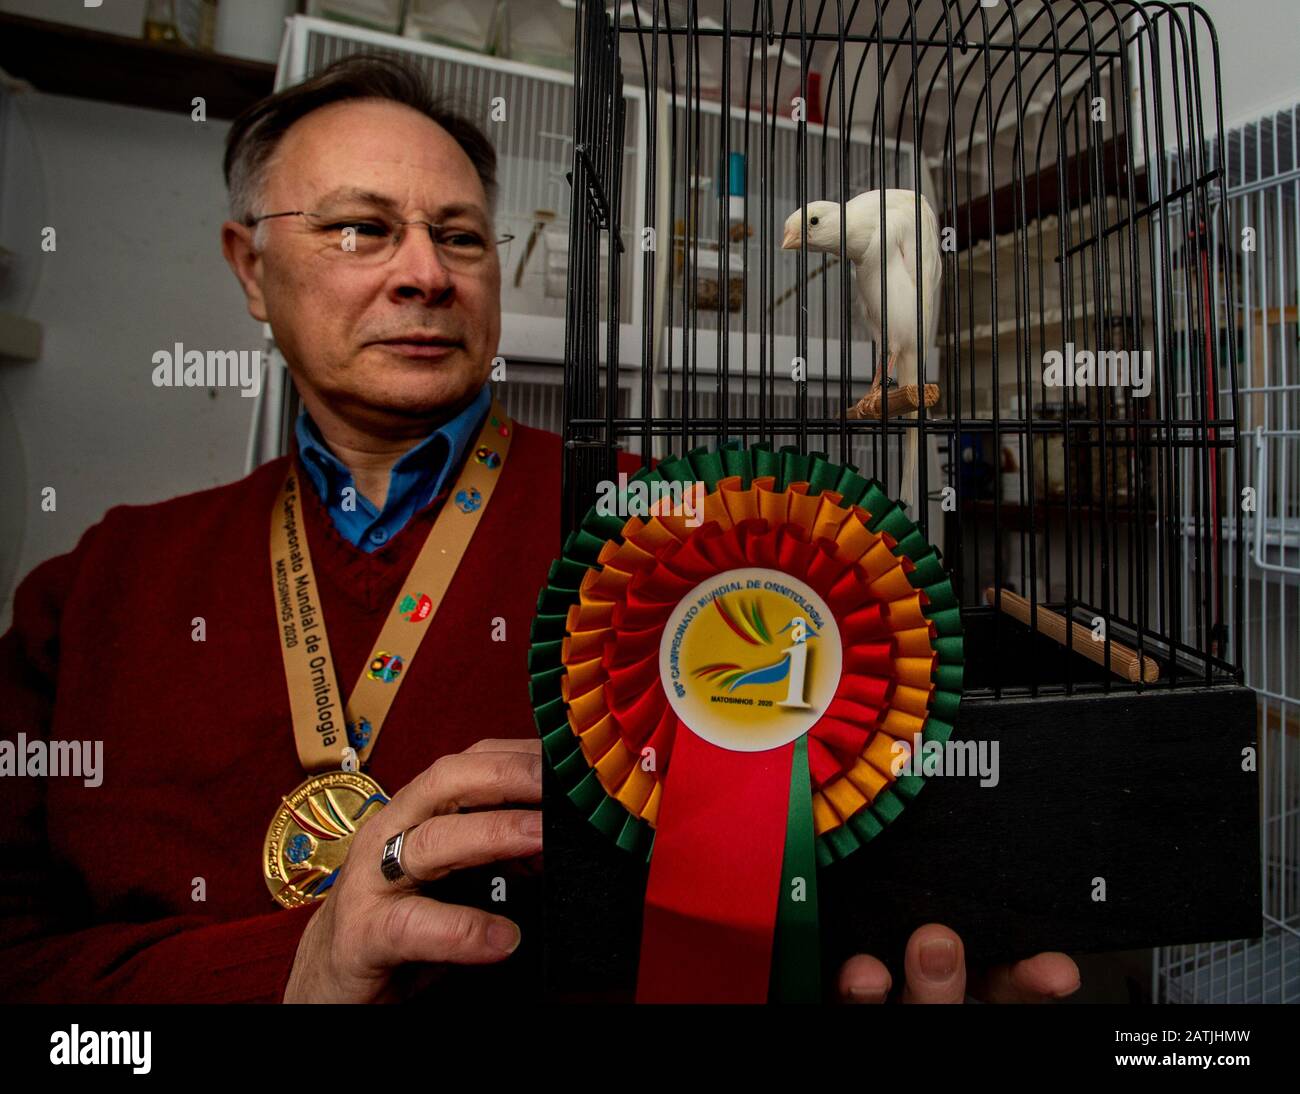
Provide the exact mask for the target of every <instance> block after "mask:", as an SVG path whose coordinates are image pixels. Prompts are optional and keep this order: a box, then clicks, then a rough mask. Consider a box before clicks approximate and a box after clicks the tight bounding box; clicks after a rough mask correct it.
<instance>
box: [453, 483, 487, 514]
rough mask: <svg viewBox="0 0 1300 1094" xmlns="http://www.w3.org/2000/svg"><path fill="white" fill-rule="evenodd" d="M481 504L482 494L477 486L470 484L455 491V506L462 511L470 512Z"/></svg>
mask: <svg viewBox="0 0 1300 1094" xmlns="http://www.w3.org/2000/svg"><path fill="white" fill-rule="evenodd" d="M482 504H483V495H482V494H480V493H479V492H478V488H477V487H474V486H471V487H470V488H469V489H468V490H457V491H456V508H458V509H459V510H460V511H461V512H462V513H472V512H474V510H475V509H477V508H478V507H479V506H480V505H482Z"/></svg>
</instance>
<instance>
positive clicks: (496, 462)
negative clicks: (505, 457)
mask: <svg viewBox="0 0 1300 1094" xmlns="http://www.w3.org/2000/svg"><path fill="white" fill-rule="evenodd" d="M474 458H475V459H476V460H478V462H479V463H481V464H482V465H483V466H484V467H486V468H487V469H488V470H489V471H495V470H496V469H497V468H498V467H500V466H501V457H500V456H498V455H497V454H496V453H495V452H493V451H492V449H490V448H488V446H487V445H485V444H481V445H479V446H478V448H476V449H475V450H474Z"/></svg>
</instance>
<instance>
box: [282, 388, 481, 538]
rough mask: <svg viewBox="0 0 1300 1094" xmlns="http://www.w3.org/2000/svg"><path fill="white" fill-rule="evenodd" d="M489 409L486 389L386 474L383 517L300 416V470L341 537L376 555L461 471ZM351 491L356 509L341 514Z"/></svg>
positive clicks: (297, 433) (312, 426) (296, 429)
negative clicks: (302, 469) (309, 482)
mask: <svg viewBox="0 0 1300 1094" xmlns="http://www.w3.org/2000/svg"><path fill="white" fill-rule="evenodd" d="M491 403H492V389H491V387H490V386H489V385H488V384H484V385H483V387H482V389H481V390H480V391H479V393H478V395H477V396H475V398H474V401H473V402H471V403H470V404H469V406H467V407H466V408H465V409H464V410H462V411H461V412H460V413H459V414H457V415H456V417H454V418H452V419H451V420H450V421H448V422H444V423H443V424H442V425H440V426H439V427H438V428H437V429H435V430H434V431H433V432H432V433H430V434H429V436H427V437H426V438H425V439H424V440H422V441H421V442H420V443H419V444H417V445H416V446H415V447H414V448H412V449H411V450H410V451H408V452H404V453H403V454H402V457H401V459H399V460H398V461H397V462H396V463H395V464H393V469H392V471H391V472H389V476H388V497H387V498H385V499H384V508H383V511H382V512H381V511H380V510H378V509H376V508H375V507H374V505H373V504H372V503H371V502H370V500H369V499H368V498H367V497H365V495H363V494H362V493H361V491H360V490H357V489H356V484H355V483H354V482H353V481H352V472H351V471H349V470H348V468H347V467H346V466H345V465H344V464H343V463H342V461H340V460H339V458H338V457H337V456H335V455H334V453H333V452H331V451H330V450H329V447H328V446H327V445H326V444H325V441H324V439H323V438H322V437H321V435H320V431H319V430H318V429H317V427H316V423H315V422H313V421H312V420H311V418H309V417H308V416H307V412H306V411H305V410H304V411H303V412H302V413H301V414H299V415H298V421H297V424H296V425H295V427H294V434H295V436H296V437H297V439H298V452H299V454H300V456H301V458H302V465H303V468H304V470H305V471H306V472H307V476H308V478H310V479H311V481H312V482H313V483H314V484H315V486H316V490H317V492H318V493H319V494H320V496H321V498H322V500H323V501H324V502H325V506H326V508H327V509H328V510H329V515H330V519H331V520H332V521H333V522H334V527H335V528H337V529H338V530H339V535H341V536H342V537H343V538H344V539H346V540H347V541H348V542H349V543H351V544H352V545H353V546H354V547H360V548H361V549H362V550H364V551H367V552H369V551H377V550H378V549H379V548H380V547H382V546H383V545H384V544H385V543H387V542H388V541H389V540H390V539H392V538H393V536H395V535H397V533H398V532H400V531H401V530H402V529H403V528H404V527H405V526H406V522H407V521H409V520H410V519H411V517H412V516H414V515H415V513H416V512H418V511H419V510H420V509H423V508H424V507H425V506H426V505H428V504H429V502H430V501H432V500H433V498H434V496H435V495H436V494H437V493H438V491H439V490H441V489H442V488H443V486H444V485H445V484H446V482H447V478H448V476H449V475H450V474H451V472H452V470H453V469H454V468H456V467H458V466H459V465H460V461H461V457H462V456H463V455H464V454H465V449H466V448H468V447H469V445H470V443H471V442H472V441H473V440H474V438H475V437H476V436H478V429H479V427H480V426H481V425H482V424H483V417H484V415H485V414H487V412H488V407H489V406H490V405H491ZM349 486H351V487H353V494H354V495H355V497H356V505H355V508H352V509H350V510H349V509H344V508H343V496H344V495H343V491H344V490H345V489H346V488H347V487H349Z"/></svg>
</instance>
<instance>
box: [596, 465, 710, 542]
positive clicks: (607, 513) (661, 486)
mask: <svg viewBox="0 0 1300 1094" xmlns="http://www.w3.org/2000/svg"><path fill="white" fill-rule="evenodd" d="M596 512H597V513H599V514H600V515H601V516H602V517H648V516H652V515H665V516H680V517H685V518H686V524H687V526H688V527H690V528H698V527H699V526H700V525H701V524H702V523H704V483H702V482H699V481H696V482H693V483H691V484H690V485H689V486H684V485H683V484H682V483H680V482H669V481H667V480H666V479H655V480H653V481H648V480H645V479H634V480H632V481H630V482H629V481H628V477H627V474H626V473H625V472H622V471H620V472H619V475H618V481H617V482H615V481H614V480H613V479H602V480H601V481H600V482H599V483H597V484H596Z"/></svg>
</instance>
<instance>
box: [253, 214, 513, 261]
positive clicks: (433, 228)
mask: <svg viewBox="0 0 1300 1094" xmlns="http://www.w3.org/2000/svg"><path fill="white" fill-rule="evenodd" d="M277 217H302V218H303V222H304V223H305V224H306V225H307V227H308V229H309V230H310V231H311V232H312V234H313V235H315V236H316V237H318V239H319V240H320V243H321V252H322V254H324V255H326V256H327V257H336V258H338V259H339V260H340V261H352V262H356V263H359V264H365V265H368V266H378V265H382V264H383V263H385V262H387V261H389V259H391V258H392V257H393V255H395V254H396V253H397V248H398V247H399V246H400V245H401V242H402V238H403V236H404V235H405V234H406V233H405V229H406V228H407V227H408V226H409V225H412V224H422V225H424V227H425V228H427V229H428V231H429V240H430V242H432V243H433V245H434V247H435V248H436V249H437V251H438V258H439V259H440V260H441V261H442V264H443V265H444V266H446V267H447V268H448V269H456V270H472V269H474V268H476V267H477V266H479V265H480V264H481V263H482V262H483V260H484V259H485V258H487V257H488V255H489V253H491V252H492V251H493V250H495V248H497V247H499V246H502V245H504V244H506V243H509V242H510V241H511V240H512V239H514V238H515V237H514V236H512V235H505V236H502V237H501V238H499V239H495V240H489V239H484V238H483V237H482V236H481V235H479V233H478V232H476V231H475V230H474V229H473V228H463V227H456V226H452V225H446V224H430V223H429V222H428V221H427V220H398V221H393V220H389V219H388V218H386V217H382V216H378V215H372V214H367V215H365V216H352V215H349V214H335V213H307V212H303V211H302V210H300V209H299V210H294V211H292V212H287V213H266V214H264V215H263V216H260V217H253V218H252V219H251V220H250V221H249V226H250V227H252V226H253V225H255V224H260V223H261V222H262V221H264V220H274V219H276V218H277Z"/></svg>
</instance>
